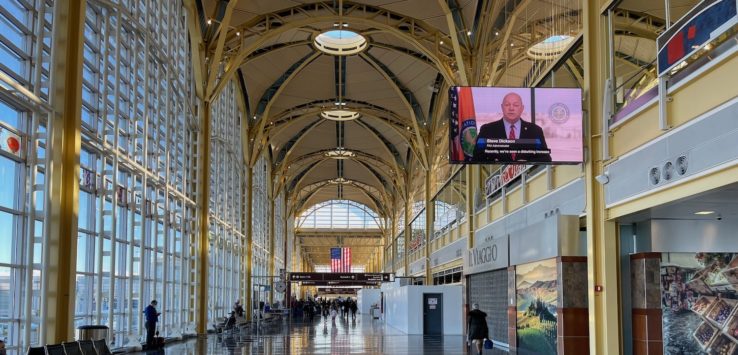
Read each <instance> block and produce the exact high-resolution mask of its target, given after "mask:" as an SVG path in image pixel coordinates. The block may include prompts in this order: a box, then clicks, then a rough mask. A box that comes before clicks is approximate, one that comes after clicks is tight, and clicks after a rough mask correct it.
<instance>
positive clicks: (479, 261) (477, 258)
mask: <svg viewBox="0 0 738 355" xmlns="http://www.w3.org/2000/svg"><path fill="white" fill-rule="evenodd" d="M507 244H508V243H507V237H502V238H497V239H492V240H490V241H487V242H483V243H480V244H479V245H477V246H475V247H474V248H471V249H469V250H467V251H466V254H464V274H465V275H469V274H476V273H480V272H485V271H490V270H495V269H501V268H504V267H507V266H508V255H507Z"/></svg>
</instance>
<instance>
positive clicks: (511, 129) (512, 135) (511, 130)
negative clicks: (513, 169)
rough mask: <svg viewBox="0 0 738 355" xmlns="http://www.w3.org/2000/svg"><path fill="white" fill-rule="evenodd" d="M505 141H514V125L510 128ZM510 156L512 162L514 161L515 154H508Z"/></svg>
mask: <svg viewBox="0 0 738 355" xmlns="http://www.w3.org/2000/svg"><path fill="white" fill-rule="evenodd" d="M507 139H510V140H514V139H516V138H515V125H511V126H510V135H509V136H508V137H507ZM510 155H511V156H512V160H515V153H511V154H510Z"/></svg>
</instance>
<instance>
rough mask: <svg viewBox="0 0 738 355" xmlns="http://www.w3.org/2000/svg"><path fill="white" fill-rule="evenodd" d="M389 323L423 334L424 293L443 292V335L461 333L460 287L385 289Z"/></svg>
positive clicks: (395, 326) (386, 316)
mask: <svg viewBox="0 0 738 355" xmlns="http://www.w3.org/2000/svg"><path fill="white" fill-rule="evenodd" d="M383 292H384V297H385V306H386V309H385V320H386V323H387V325H390V326H392V327H394V328H397V329H399V330H401V331H402V332H404V333H406V334H423V294H424V293H442V294H443V334H444V335H461V334H462V332H463V324H462V322H463V320H464V318H465V317H464V314H463V312H464V310H463V308H462V299H461V286H459V285H456V286H402V287H397V288H392V289H386V290H383Z"/></svg>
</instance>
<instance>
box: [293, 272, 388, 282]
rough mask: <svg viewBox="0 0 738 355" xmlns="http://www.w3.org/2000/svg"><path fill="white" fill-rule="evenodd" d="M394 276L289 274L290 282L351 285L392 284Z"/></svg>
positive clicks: (331, 273) (381, 274)
mask: <svg viewBox="0 0 738 355" xmlns="http://www.w3.org/2000/svg"><path fill="white" fill-rule="evenodd" d="M394 280H395V274H392V273H355V272H354V273H333V272H330V273H329V272H293V273H290V274H289V281H292V282H303V284H305V283H306V282H315V283H316V284H317V283H318V282H321V281H322V282H327V281H330V282H353V283H378V282H392V281H394Z"/></svg>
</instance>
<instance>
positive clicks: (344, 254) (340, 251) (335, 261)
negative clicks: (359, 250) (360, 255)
mask: <svg viewBox="0 0 738 355" xmlns="http://www.w3.org/2000/svg"><path fill="white" fill-rule="evenodd" d="M331 272H351V248H331Z"/></svg>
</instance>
